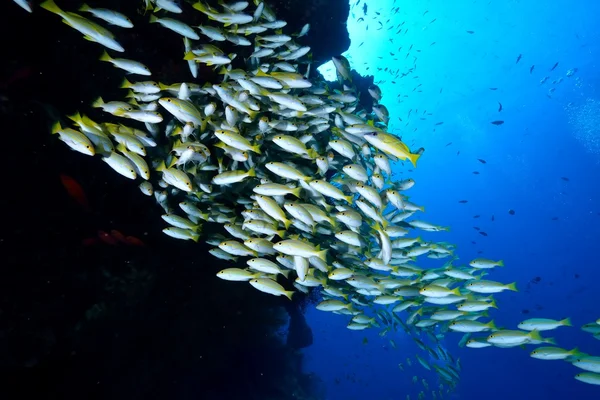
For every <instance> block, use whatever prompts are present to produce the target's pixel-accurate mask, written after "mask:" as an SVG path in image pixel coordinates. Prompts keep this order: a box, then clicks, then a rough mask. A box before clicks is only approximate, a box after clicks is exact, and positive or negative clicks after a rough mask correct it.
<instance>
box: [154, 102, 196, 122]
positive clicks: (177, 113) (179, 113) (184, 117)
mask: <svg viewBox="0 0 600 400" xmlns="http://www.w3.org/2000/svg"><path fill="white" fill-rule="evenodd" d="M158 104H160V105H161V106H163V107H164V108H165V109H166V110H167V111H168V112H170V113H171V114H172V115H173V116H174V117H175V118H177V119H178V120H180V121H181V122H183V123H186V122H191V123H193V124H194V126H200V125H202V115H201V114H200V110H198V109H197V108H196V106H195V105H194V104H193V103H192V102H190V101H187V100H181V99H177V98H174V97H163V98H161V99H160V100H158Z"/></svg>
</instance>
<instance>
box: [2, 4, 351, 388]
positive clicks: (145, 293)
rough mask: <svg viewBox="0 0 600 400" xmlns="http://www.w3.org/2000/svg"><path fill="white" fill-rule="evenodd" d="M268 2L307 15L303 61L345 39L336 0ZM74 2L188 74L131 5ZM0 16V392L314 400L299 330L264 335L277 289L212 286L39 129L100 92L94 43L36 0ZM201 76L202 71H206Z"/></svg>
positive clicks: (113, 184)
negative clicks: (72, 187) (73, 188)
mask: <svg viewBox="0 0 600 400" xmlns="http://www.w3.org/2000/svg"><path fill="white" fill-rule="evenodd" d="M59 3H60V5H61V6H62V7H64V8H65V9H71V10H73V9H76V7H77V6H79V5H80V3H79V2H75V1H67V0H65V1H61V2H59ZM271 3H272V4H273V7H274V9H276V11H277V13H278V16H279V17H280V18H281V19H286V20H287V21H288V23H289V25H290V27H291V30H299V28H300V27H301V26H303V25H304V24H305V23H310V24H311V26H312V28H311V33H310V35H309V37H308V38H307V41H308V42H307V44H309V45H311V46H312V47H313V51H314V65H315V66H316V65H317V64H319V63H320V62H324V61H327V60H328V59H329V58H330V57H331V56H333V55H336V54H339V53H341V52H343V51H345V50H346V49H347V47H348V45H349V39H348V34H347V31H346V27H345V21H346V19H347V16H348V10H349V6H348V3H347V2H345V1H342V0H335V1H325V0H308V1H289V0H287V1H283V0H282V1H273V2H271ZM89 4H90V5H91V6H102V7H107V8H114V9H117V10H119V11H121V12H124V13H126V14H128V15H131V16H133V18H132V19H133V20H134V22H139V25H140V26H141V27H143V28H142V29H138V30H136V33H135V35H140V36H136V37H128V36H127V35H128V34H129V33H127V32H124V33H123V34H122V36H121V37H123V42H124V45H125V46H127V44H128V41H129V43H132V42H133V41H134V40H135V42H136V43H140V41H141V42H142V43H143V46H139V47H136V52H134V53H133V54H131V56H132V58H136V59H139V61H141V62H144V63H146V64H147V65H149V66H152V69H153V70H157V71H159V72H158V74H157V76H156V79H157V80H160V81H163V82H165V83H170V82H172V81H177V80H182V79H183V80H189V76H188V75H189V72H188V71H187V66H186V64H185V62H183V61H182V60H181V59H180V56H181V53H180V49H173V48H172V45H171V44H172V43H173V40H174V39H177V38H176V37H169V38H168V39H169V40H167V39H164V40H163V36H164V35H166V34H168V33H165V31H164V30H162V29H159V28H157V27H155V26H151V25H149V24H147V22H146V19H145V18H142V17H141V16H139V14H137V9H138V6H139V5H140V4H141V2H138V1H131V2H127V3H125V2H120V1H117V0H113V1H102V2H99V1H98V2H90V3H89ZM4 11H5V12H3V13H2V15H1V16H0V32H1V34H2V37H4V38H10V40H6V41H4V42H3V62H2V63H1V65H0V116H1V119H2V121H3V131H4V135H3V141H4V143H3V146H4V151H3V156H4V163H3V164H4V165H5V168H6V171H7V173H6V174H5V176H4V177H5V180H4V182H3V183H4V186H3V187H4V190H3V196H1V197H0V198H1V200H0V205H1V206H2V209H3V210H5V212H6V215H5V217H4V219H3V222H2V225H1V231H0V257H1V259H2V266H1V269H0V272H1V273H2V276H1V278H0V368H1V370H2V371H3V373H2V375H1V378H0V397H2V398H9V395H8V394H9V393H15V391H19V392H20V393H21V394H22V396H21V397H27V396H43V398H45V399H70V398H78V399H80V398H86V399H104V398H111V399H121V398H123V399H125V398H127V399H128V400H132V399H149V398H170V399H178V398H190V397H192V396H193V397H195V398H202V399H217V398H218V399H223V398H227V399H241V398H243V399H277V400H282V399H288V398H289V399H291V398H294V399H310V398H315V399H316V398H322V396H323V392H322V388H321V386H320V385H319V381H318V378H316V377H312V376H308V375H305V374H303V373H302V371H301V362H302V356H301V354H300V353H298V352H297V350H296V349H295V348H294V347H302V346H303V345H306V344H307V343H309V342H310V341H309V339H310V332H308V334H307V336H306V337H307V338H309V339H305V340H294V342H295V343H300V344H296V345H288V344H286V338H285V332H284V333H283V334H281V333H280V331H281V329H282V327H285V326H286V324H287V322H288V320H289V315H290V310H289V309H288V310H286V308H285V307H282V302H283V301H287V300H286V299H281V298H276V297H273V296H268V295H264V294H262V293H260V292H258V291H256V290H253V289H252V288H249V287H246V286H245V285H231V284H230V283H228V282H222V281H220V280H218V279H217V278H216V277H215V273H216V272H217V271H218V270H220V269H222V268H224V267H225V266H224V265H223V264H222V262H221V261H219V260H217V259H215V258H212V257H210V256H208V254H207V250H208V248H207V247H205V246H203V245H193V244H190V243H181V242H179V241H176V240H171V239H170V238H168V237H166V236H165V235H163V234H162V233H161V229H162V227H163V226H162V225H161V224H160V218H159V216H160V214H162V210H161V209H160V208H159V207H158V206H157V205H156V204H155V201H154V199H151V198H146V197H144V196H143V195H141V193H140V192H139V190H138V189H137V188H136V187H135V185H131V183H130V182H129V181H125V180H124V179H122V178H121V177H120V176H118V175H117V174H115V173H114V172H113V171H112V170H110V169H109V168H107V167H106V166H102V165H100V164H99V163H98V162H97V160H91V159H88V158H86V157H81V156H80V155H78V154H74V152H72V151H70V150H68V149H67V147H66V146H64V145H63V144H61V143H59V142H58V141H57V140H56V139H55V138H54V137H52V136H51V135H50V134H49V128H50V125H51V123H52V122H54V121H55V120H57V119H58V118H60V117H61V116H63V115H69V114H72V113H74V112H76V111H78V110H83V109H85V110H89V104H90V103H91V102H92V101H93V100H94V99H95V98H96V97H97V96H99V95H101V96H102V97H104V98H107V99H110V98H111V97H112V96H115V97H116V93H118V91H119V89H117V88H118V86H119V84H120V80H121V79H122V78H121V76H122V75H121V74H120V73H119V72H117V71H116V70H115V69H114V68H113V67H112V66H111V65H109V64H108V63H101V62H99V61H97V59H98V58H99V56H100V54H101V52H102V49H101V48H99V47H98V46H97V45H95V44H92V43H87V42H86V41H84V40H81V38H80V37H78V36H77V35H73V34H72V31H71V30H70V28H69V27H67V26H65V25H64V24H60V23H58V22H57V20H56V19H55V18H52V17H51V16H50V15H47V14H46V12H45V11H44V10H41V9H39V8H36V9H35V12H34V13H33V14H31V15H28V14H27V13H25V12H23V10H21V9H19V8H18V7H17V6H15V5H14V4H12V3H10V4H6V7H5V10H4ZM198 14H199V13H198ZM136 16H138V18H139V21H138V20H137V19H136ZM199 16H200V15H199ZM191 22H196V23H200V21H191ZM140 32H142V33H140ZM128 47H130V48H132V46H128ZM224 50H226V49H224ZM201 73H204V74H205V75H201V77H202V79H207V80H209V79H210V74H211V73H212V72H211V71H210V70H206V71H201ZM102 167H106V168H102ZM61 174H66V175H69V176H70V177H72V178H74V179H75V180H76V181H77V182H79V183H80V184H81V186H82V187H83V189H84V190H85V193H86V196H87V198H88V199H89V203H90V208H91V211H86V210H84V209H82V208H81V207H80V206H79V205H78V204H77V203H76V202H74V201H73V199H72V198H71V197H69V196H68V195H67V194H66V191H65V189H64V187H63V186H62V184H61V180H60V175H61ZM112 229H115V230H118V231H120V232H123V233H124V234H127V235H131V236H135V237H136V238H139V239H140V240H141V241H143V242H144V243H145V244H146V246H145V247H136V246H125V245H121V244H116V245H111V244H107V243H104V242H102V241H100V242H99V243H98V240H97V239H98V231H99V230H103V231H110V230H112ZM90 238H95V242H94V244H90V243H91V242H90V241H87V240H88V239H90ZM296 312H297V311H293V312H291V314H294V313H296ZM299 325H302V323H300V324H299ZM302 329H306V327H305V326H302Z"/></svg>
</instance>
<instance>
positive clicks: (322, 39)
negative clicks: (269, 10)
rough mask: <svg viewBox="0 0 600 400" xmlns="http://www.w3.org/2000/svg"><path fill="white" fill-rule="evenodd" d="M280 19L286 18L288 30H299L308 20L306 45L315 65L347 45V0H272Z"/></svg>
mask: <svg viewBox="0 0 600 400" xmlns="http://www.w3.org/2000/svg"><path fill="white" fill-rule="evenodd" d="M270 4H272V5H273V9H274V10H275V11H276V13H277V16H278V18H279V19H282V20H284V21H287V23H288V25H287V31H288V32H299V31H300V29H302V27H303V26H304V24H306V23H310V32H309V34H308V37H307V38H306V45H308V46H310V47H311V49H312V52H313V62H314V64H315V65H316V66H320V65H321V64H323V63H325V62H327V61H330V60H331V57H333V56H335V55H339V54H342V53H343V52H345V51H346V50H348V48H349V47H350V37H349V36H348V29H347V28H346V21H347V20H348V15H349V13H350V2H349V1H347V0H302V1H298V0H275V1H271V2H270Z"/></svg>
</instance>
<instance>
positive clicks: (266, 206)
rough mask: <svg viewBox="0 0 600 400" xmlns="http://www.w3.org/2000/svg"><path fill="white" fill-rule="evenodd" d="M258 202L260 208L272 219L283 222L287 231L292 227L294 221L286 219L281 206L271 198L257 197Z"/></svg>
mask: <svg viewBox="0 0 600 400" xmlns="http://www.w3.org/2000/svg"><path fill="white" fill-rule="evenodd" d="M256 202H257V203H258V206H259V207H260V208H261V209H262V210H263V211H264V212H266V213H267V214H268V215H269V216H270V217H271V218H273V219H275V220H276V221H281V222H283V225H284V226H285V229H288V228H289V227H290V225H291V224H292V221H290V220H289V219H287V218H286V217H285V212H284V211H283V210H282V209H281V207H279V204H277V202H276V201H275V200H273V199H272V198H271V197H268V196H263V195H257V196H256Z"/></svg>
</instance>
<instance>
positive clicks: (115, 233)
mask: <svg viewBox="0 0 600 400" xmlns="http://www.w3.org/2000/svg"><path fill="white" fill-rule="evenodd" d="M110 236H112V237H113V238H115V239H116V240H117V241H118V242H121V243H125V244H128V243H127V240H126V238H125V235H123V234H122V233H121V232H119V231H118V230H116V229H113V230H111V231H110Z"/></svg>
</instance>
